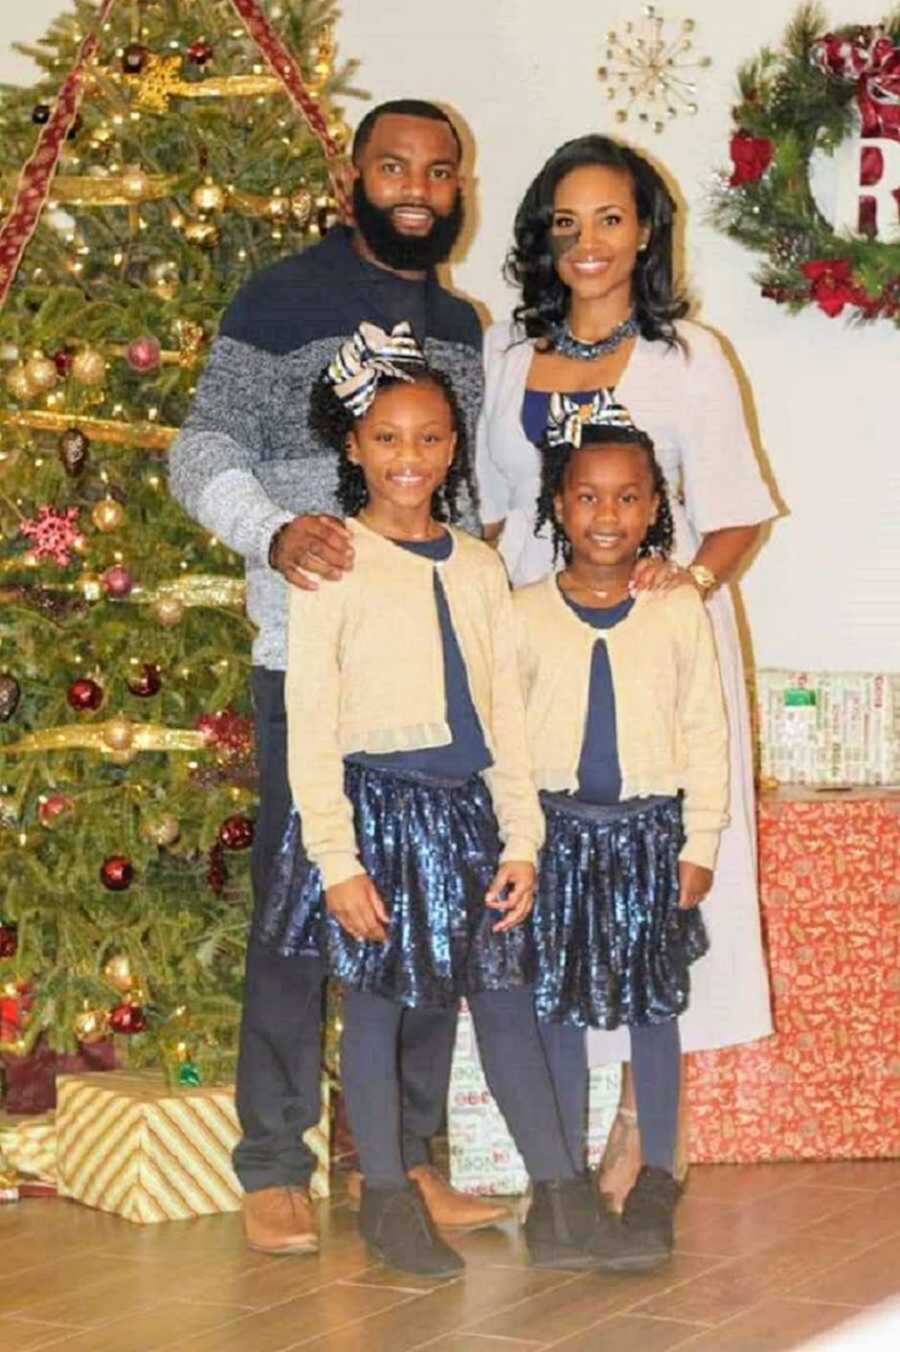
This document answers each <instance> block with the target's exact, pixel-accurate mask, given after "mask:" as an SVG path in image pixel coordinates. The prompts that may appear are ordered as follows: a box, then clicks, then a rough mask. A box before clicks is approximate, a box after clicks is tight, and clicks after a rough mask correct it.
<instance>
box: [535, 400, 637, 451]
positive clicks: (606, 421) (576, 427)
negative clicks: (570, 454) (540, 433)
mask: <svg viewBox="0 0 900 1352" xmlns="http://www.w3.org/2000/svg"><path fill="white" fill-rule="evenodd" d="M585 427H634V422H633V421H632V417H631V414H630V413H629V412H628V409H627V408H625V407H624V406H623V405H622V404H620V403H618V402H617V400H616V399H615V398H614V396H613V394H612V392H611V391H610V390H598V391H597V393H596V394H595V395H594V397H593V399H590V400H587V401H586V402H585V403H583V404H580V403H578V401H577V400H576V399H572V398H570V396H569V395H568V394H558V393H554V394H551V396H550V406H549V409H548V411H547V426H546V429H545V431H544V436H545V438H546V441H547V445H548V446H563V445H566V446H574V447H575V449H576V450H577V449H578V447H579V446H580V445H581V435H582V432H583V430H584V428H585Z"/></svg>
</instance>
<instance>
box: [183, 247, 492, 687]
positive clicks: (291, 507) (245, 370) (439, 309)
mask: <svg viewBox="0 0 900 1352" xmlns="http://www.w3.org/2000/svg"><path fill="white" fill-rule="evenodd" d="M350 239H351V237H350V232H349V230H347V229H346V228H345V227H343V226H336V227H335V228H334V229H332V230H330V231H329V232H328V234H327V235H326V236H325V238H324V239H323V240H322V242H321V243H320V244H316V245H314V246H313V247H311V248H309V249H305V250H304V251H303V252H302V253H299V254H294V255H292V256H291V257H290V258H286V259H284V260H282V261H281V262H279V263H276V264H274V265H273V266H272V267H270V268H266V269H264V270H263V271H262V272H259V273H257V274H256V275H255V276H254V277H251V279H250V280H249V281H248V282H247V283H246V285H245V286H243V287H242V288H241V290H240V291H239V292H238V294H237V295H236V296H235V298H234V300H233V301H232V303H231V305H230V306H229V307H228V309H227V311H226V312H225V315H224V316H223V319H222V324H221V327H220V330H219V336H218V338H217V339H216V341H215V343H214V344H213V347H212V351H211V353H210V357H209V360H208V362H207V364H206V368H205V370H204V372H203V375H202V377H201V379H200V381H199V383H198V386H197V394H196V397H195V399H194V403H193V406H192V408H191V411H190V413H189V415H188V417H187V419H186V421H185V423H184V425H183V427H182V428H181V431H180V433H179V435H178V437H177V439H176V441H175V442H174V444H173V446H172V448H171V451H170V455H169V484H170V488H171V491H172V493H173V494H174V496H175V497H176V498H177V499H178V501H179V502H180V503H181V505H182V506H183V507H184V509H185V511H187V512H188V513H189V515H190V516H192V517H194V518H195V520H197V521H199V522H200V523H201V524H202V525H204V526H205V527H206V528H207V530H210V531H212V533H213V534H214V535H215V536H217V537H218V539H220V540H222V541H223V542H224V543H225V544H227V545H228V546H230V548H231V549H234V550H236V551H237V553H239V554H241V555H243V557H244V559H245V561H246V568H247V611H248V613H249V615H250V618H251V619H252V620H253V621H254V623H255V624H256V625H257V627H258V630H259V632H258V634H257V638H256V641H255V643H254V645H253V660H254V662H255V663H256V664H257V665H258V666H264V667H270V668H272V669H275V670H284V667H285V665H286V660H287V659H286V651H285V646H286V629H287V583H286V582H285V581H284V579H283V578H282V577H281V575H280V573H277V572H274V571H273V570H272V569H271V568H270V567H269V565H268V551H269V542H270V541H271V538H272V535H273V533H274V532H275V530H276V529H277V528H278V527H279V526H280V525H282V524H283V523H284V522H286V521H291V520H292V519H293V518H294V517H295V516H298V515H300V514H301V513H304V512H334V511H335V510H336V502H335V491H336V488H337V456H336V455H335V452H334V451H333V450H332V449H331V447H330V446H326V445H325V444H324V443H323V442H321V441H320V440H319V439H317V438H316V437H315V436H314V435H313V433H312V432H311V431H310V429H309V426H308V415H309V396H310V391H311V389H312V386H313V382H314V381H315V379H316V378H317V376H318V375H319V373H320V372H321V371H322V370H323V368H324V367H325V366H327V364H328V362H329V361H330V360H331V358H332V356H333V355H334V352H335V351H336V349H337V347H338V345H339V344H340V343H341V342H342V341H343V340H344V339H345V338H347V337H349V336H350V334H352V333H353V332H354V331H355V329H356V328H357V327H358V326H359V324H360V323H361V322H362V321H363V320H370V321H372V322H374V323H376V324H378V325H380V326H381V327H382V328H387V329H389V328H391V327H393V325H394V324H396V323H398V322H399V321H400V320H401V319H408V320H409V321H410V322H411V323H412V326H413V329H414V331H415V333H416V336H417V337H418V338H419V340H420V342H424V347H425V351H426V354H427V356H428V359H429V361H430V362H431V364H432V365H433V366H435V367H437V368H439V369H440V370H442V371H444V372H446V374H447V375H448V376H449V377H450V379H451V381H452V382H453V386H454V389H455V390H456V394H457V397H458V399H459V402H460V405H461V408H462V411H463V415H464V417H465V420H466V425H467V430H468V434H469V439H470V444H471V445H473V446H474V437H475V422H476V419H477V417H478V411H479V408H480V406H481V398H482V390H483V378H482V368H481V328H480V325H479V323H478V317H477V315H476V313H475V310H474V308H473V307H472V306H471V305H470V304H469V303H468V302H467V301H463V300H460V299H459V298H458V297H456V296H453V295H451V294H450V292H449V291H446V290H444V288H443V287H441V286H439V285H438V283H437V281H436V279H435V278H434V277H431V276H429V277H428V278H427V279H426V280H425V281H424V282H414V281H408V280H406V279H404V278H402V277H397V276H396V274H395V273H392V272H388V271H386V270H385V269H384V268H378V267H375V266H374V265H373V264H371V263H368V262H366V261H365V260H364V259H362V258H360V256H359V255H358V254H357V253H356V251H355V249H354V248H353V246H352V244H351V242H350Z"/></svg>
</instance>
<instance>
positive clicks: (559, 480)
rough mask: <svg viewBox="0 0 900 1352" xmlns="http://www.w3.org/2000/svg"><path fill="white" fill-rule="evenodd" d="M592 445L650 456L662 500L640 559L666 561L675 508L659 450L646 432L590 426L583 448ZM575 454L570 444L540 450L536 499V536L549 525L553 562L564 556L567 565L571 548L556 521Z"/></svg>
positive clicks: (639, 553)
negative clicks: (628, 449) (634, 449)
mask: <svg viewBox="0 0 900 1352" xmlns="http://www.w3.org/2000/svg"><path fill="white" fill-rule="evenodd" d="M590 446H640V447H641V449H642V450H643V451H644V453H645V454H646V456H647V460H648V463H649V465H650V473H651V474H652V476H653V492H654V493H655V494H656V496H657V497H658V498H659V506H658V508H657V511H656V520H655V521H653V522H651V524H650V527H649V529H648V531H647V534H646V535H645V536H644V538H643V540H642V541H641V544H640V548H639V549H638V558H640V559H643V558H646V557H647V555H648V554H657V555H660V556H662V557H663V558H665V557H666V555H668V554H670V553H671V552H672V545H673V544H674V542H675V524H674V522H673V520H672V508H671V506H670V505H669V491H668V489H667V487H666V477H665V475H664V474H663V472H662V467H661V466H660V463H659V461H658V460H657V458H656V448H655V447H654V445H653V442H652V441H651V440H650V438H649V437H648V436H647V433H646V432H642V431H640V429H639V428H637V427H592V426H591V425H590V424H587V425H586V426H585V427H584V429H583V431H582V435H581V449H582V450H583V449H584V448H585V447H590ZM574 453H575V447H574V446H573V445H572V443H571V442H569V441H564V442H562V443H560V444H559V445H556V446H550V445H548V444H547V443H546V442H545V443H544V444H543V446H542V447H541V489H540V492H539V494H538V499H537V517H536V520H535V525H534V533H535V535H537V534H538V532H539V531H540V530H542V529H543V527H544V526H545V525H546V524H547V522H548V521H549V522H550V525H551V529H552V532H553V561H554V563H555V562H556V560H557V558H558V557H559V556H560V555H562V557H563V560H564V561H565V562H566V563H570V562H571V560H572V545H571V543H570V541H569V537H568V536H567V535H566V533H565V531H564V530H563V528H562V525H561V524H560V522H559V521H558V520H557V519H556V506H555V503H556V498H557V497H558V496H559V494H560V493H561V492H562V490H563V483H564V481H565V477H566V470H567V469H568V466H569V461H570V460H571V459H572V456H573V455H574Z"/></svg>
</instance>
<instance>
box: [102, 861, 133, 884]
mask: <svg viewBox="0 0 900 1352" xmlns="http://www.w3.org/2000/svg"><path fill="white" fill-rule="evenodd" d="M133 879H134V865H133V864H132V862H131V860H130V859H127V858H126V857H125V855H124V854H110V855H107V857H106V859H104V861H103V863H102V864H101V865H100V881H101V883H102V884H103V886H104V887H108V888H109V890H110V892H124V891H125V889H126V888H127V887H130V886H131V884H132V881H133Z"/></svg>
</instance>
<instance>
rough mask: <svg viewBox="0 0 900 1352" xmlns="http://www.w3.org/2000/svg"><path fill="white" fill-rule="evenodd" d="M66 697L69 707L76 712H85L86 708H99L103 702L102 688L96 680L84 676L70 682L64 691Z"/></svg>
mask: <svg viewBox="0 0 900 1352" xmlns="http://www.w3.org/2000/svg"><path fill="white" fill-rule="evenodd" d="M66 699H67V700H68V702H69V705H70V706H71V708H73V709H75V710H76V711H77V712H78V713H86V712H87V711H88V710H91V709H99V708H100V705H101V704H102V703H103V690H102V688H101V687H100V686H99V685H98V684H97V682H96V681H92V680H91V679H90V678H89V677H86V676H85V677H83V678H82V679H81V680H78V681H73V682H72V684H71V685H70V686H69V689H68V690H67V692H66Z"/></svg>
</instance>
